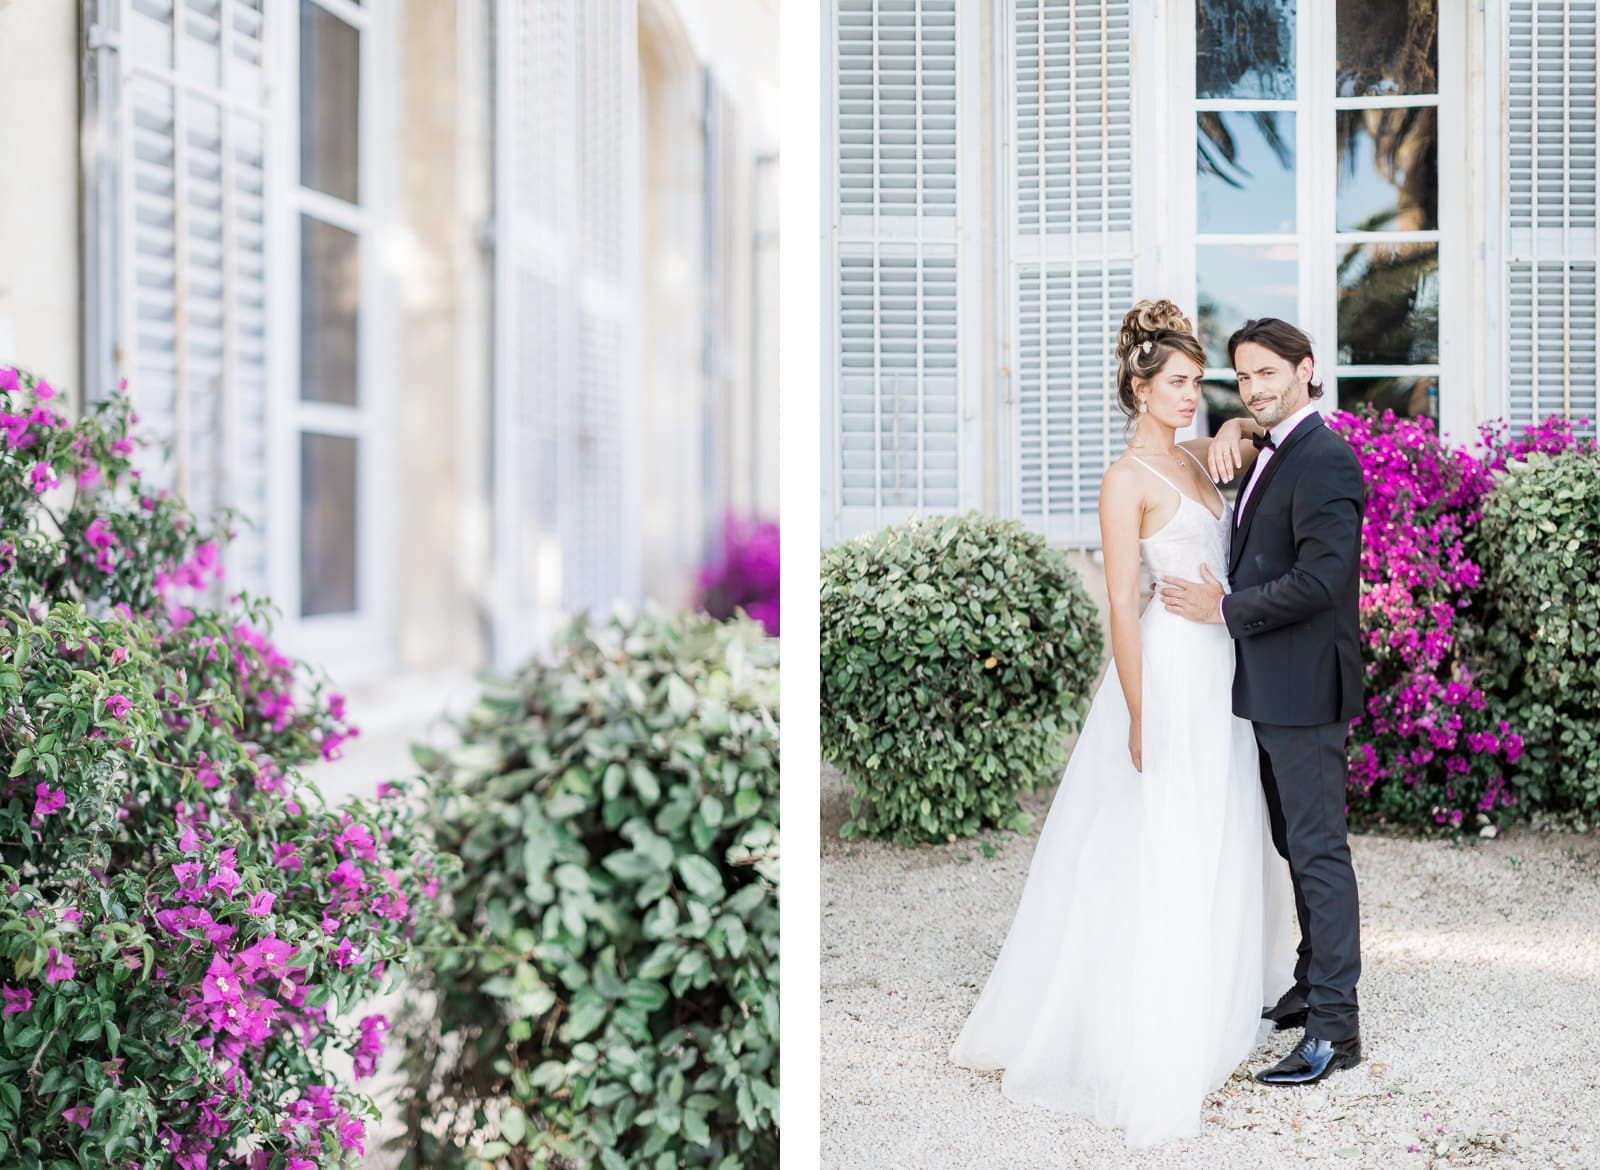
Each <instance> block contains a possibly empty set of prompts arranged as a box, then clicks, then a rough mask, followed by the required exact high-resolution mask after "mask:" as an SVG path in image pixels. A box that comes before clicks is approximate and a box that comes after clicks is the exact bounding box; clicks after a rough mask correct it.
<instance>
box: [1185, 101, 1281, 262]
mask: <svg viewBox="0 0 1600 1170" xmlns="http://www.w3.org/2000/svg"><path fill="white" fill-rule="evenodd" d="M1198 124H1199V131H1198V133H1197V134H1196V141H1197V143H1198V158H1197V159H1196V168H1197V170H1198V172H1199V174H1198V176H1197V178H1196V188H1197V195H1198V197H1199V217H1198V224H1199V229H1200V231H1202V232H1292V231H1294V223H1295V216H1294V205H1295V185H1294V115H1293V114H1290V113H1281V112H1275V111H1270V110H1261V111H1251V112H1249V113H1243V112H1229V113H1221V112H1212V113H1202V114H1200V115H1199V119H1198Z"/></svg>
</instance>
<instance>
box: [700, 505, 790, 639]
mask: <svg viewBox="0 0 1600 1170" xmlns="http://www.w3.org/2000/svg"><path fill="white" fill-rule="evenodd" d="M696 584H697V588H698V600H697V602H696V604H697V605H698V607H699V608H700V609H702V610H704V611H705V612H706V613H708V614H710V615H711V616H712V617H714V618H718V619H719V620H722V621H726V620H727V619H729V618H731V617H733V616H734V614H735V613H737V612H738V611H739V610H741V609H742V610H744V612H745V613H746V614H747V615H748V616H750V617H751V618H754V619H755V620H756V621H758V622H760V623H761V624H762V626H764V627H765V628H766V631H767V633H769V634H771V635H772V636H773V637H777V636H778V526H777V524H776V523H774V522H772V521H764V520H754V519H740V518H739V517H737V516H734V515H733V514H731V513H730V514H729V515H727V516H725V517H724V518H723V524H722V550H721V552H720V554H719V555H718V556H717V557H716V559H715V560H713V561H712V562H711V563H710V564H708V565H707V566H706V567H705V568H704V569H702V570H701V571H700V576H699V579H698V581H697V583H696Z"/></svg>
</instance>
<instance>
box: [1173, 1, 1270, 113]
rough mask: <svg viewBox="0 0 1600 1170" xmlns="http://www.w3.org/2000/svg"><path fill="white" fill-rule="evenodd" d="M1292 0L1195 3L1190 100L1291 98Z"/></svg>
mask: <svg viewBox="0 0 1600 1170" xmlns="http://www.w3.org/2000/svg"><path fill="white" fill-rule="evenodd" d="M1294 18H1295V0H1199V2H1198V3H1197V4H1196V5H1195V17H1194V31H1195V53H1196V56H1195V74H1194V82H1195V86H1194V91H1195V96H1196V97H1200V98H1272V99H1274V100H1287V99H1292V98H1293V97H1294Z"/></svg>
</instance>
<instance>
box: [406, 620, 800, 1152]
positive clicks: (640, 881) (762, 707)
mask: <svg viewBox="0 0 1600 1170" xmlns="http://www.w3.org/2000/svg"><path fill="white" fill-rule="evenodd" d="M554 651H555V655H554V658H553V660H552V661H551V662H549V663H543V662H535V663H532V664H530V665H529V666H528V667H526V668H525V669H524V670H523V671H522V672H521V673H520V674H519V675H518V676H517V677H516V678H515V679H512V680H509V681H506V682H503V683H498V684H494V685H491V686H490V687H489V689H487V690H486V691H485V692H484V693H483V695H482V696H481V698H480V699H479V701H478V703H477V705H476V706H475V707H474V708H473V709H472V710H471V711H470V712H469V713H468V714H467V716H466V717H465V720H464V722H463V723H462V725H461V727H460V731H461V735H462V743H461V745H460V746H459V747H456V748H454V749H453V750H450V751H448V752H445V753H442V754H441V753H436V752H432V751H428V750H422V749H418V750H417V753H416V754H417V758H418V762H419V763H420V764H421V765H422V767H423V768H424V769H425V771H426V772H427V773H428V774H429V776H430V778H431V781H432V787H433V791H434V802H433V804H432V806H431V810H430V813H429V817H430V820H431V825H430V828H431V829H432V832H433V834H434V835H435V838H436V840H437V842H438V844H439V845H440V846H441V847H442V848H444V849H447V850H449V851H450V852H452V853H454V854H456V855H458V856H459V857H460V858H461V861H462V871H461V874H460V876H459V878H458V879H457V880H456V881H455V882H454V883H453V884H451V885H449V886H448V887H447V888H446V889H445V891H444V894H445V895H446V906H445V909H446V912H447V913H448V914H450V915H451V916H453V919H454V922H455V925H456V928H457V929H458V930H459V932H460V934H461V936H462V938H463V940H464V943H465V945H464V946H463V947H462V948H460V949H458V950H455V951H453V952H447V953H446V954H444V955H443V956H442V957H441V959H440V961H439V962H438V963H437V964H436V965H435V966H434V967H433V969H432V970H431V971H429V972H427V973H426V975H425V982H424V984H423V986H422V987H421V989H420V990H422V991H423V992H425V993H431V995H427V996H426V997H425V998H426V999H427V1000H431V1001H432V1002H420V1001H414V1003H415V1004H416V1006H415V1007H414V1009H413V1010H412V1011H411V1012H410V1013H408V1014H407V1016H406V1017H405V1018H403V1019H402V1021H401V1022H400V1024H399V1026H398V1029H397V1034H399V1035H400V1036H401V1037H402V1040H403V1043H404V1046H405V1060H404V1067H405V1072H406V1075H407V1077H408V1079H409V1085H408V1088H407V1090H406V1098H407V1099H406V1102H405V1105H406V1124H407V1131H408V1132H407V1134H406V1136H405V1161H404V1164H405V1165H407V1166H412V1167H428V1168H439V1167H467V1166H471V1167H478V1166H481V1165H483V1164H484V1162H492V1163H495V1164H498V1165H504V1166H518V1167H520V1166H531V1165H539V1166H545V1165H553V1166H563V1167H588V1166H600V1167H605V1168H606V1170H622V1168H623V1167H643V1166H649V1167H660V1168H663V1170H665V1168H666V1167H678V1166H707V1167H716V1168H718V1170H735V1168H737V1167H754V1166H774V1165H776V1164H777V1160H778V1152H777V1151H778V1139H777V1108H778V898H777V886H776V882H777V876H778V723H777V711H778V669H777V647H776V645H775V643H773V642H772V641H771V640H769V639H767V638H766V637H765V636H764V634H763V631H762V627H761V626H760V625H759V624H757V623H755V622H752V621H749V620H747V619H738V620H736V621H733V622H730V623H727V624H723V623H719V622H716V621H714V620H712V619H710V618H708V617H706V616H705V615H692V614H682V615H668V614H665V613H663V612H662V611H661V610H659V609H656V608H653V607H652V608H649V609H646V610H645V612H644V613H642V614H641V615H639V616H638V617H636V618H632V619H623V618H613V619H611V620H610V621H609V622H608V623H607V624H605V625H600V626H595V625H591V624H590V623H589V622H588V621H586V620H583V619H579V620H577V621H575V622H574V623H573V624H572V625H570V626H569V627H568V628H567V629H566V630H565V631H564V632H563V633H562V634H561V635H559V636H558V638H557V639H556V642H555V645H554Z"/></svg>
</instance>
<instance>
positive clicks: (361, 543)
mask: <svg viewBox="0 0 1600 1170" xmlns="http://www.w3.org/2000/svg"><path fill="white" fill-rule="evenodd" d="M311 2H312V3H315V4H316V5H317V6H319V7H321V8H323V9H325V10H326V11H327V12H329V13H330V14H331V15H333V16H336V17H338V18H339V19H340V20H343V21H344V22H346V23H347V24H350V25H352V26H353V27H355V28H356V29H358V30H359V31H360V34H361V40H360V44H361V49H360V72H361V78H360V86H361V88H360V92H359V96H358V99H357V103H358V105H357V108H358V117H359V126H358V130H357V133H358V135H359V144H360V147H359V149H360V172H359V175H358V180H357V181H358V184H359V187H358V191H359V197H360V200H361V204H360V206H359V207H353V206H351V205H350V204H347V203H345V202H344V201H343V200H340V199H337V198H334V197H331V196H328V195H325V194H323V193H321V192H318V191H314V190H311V189H309V188H307V187H303V186H302V185H301V183H300V106H299V101H300V5H299V0H269V3H272V4H273V5H274V7H273V9H272V13H273V15H275V16H276V18H277V19H276V20H274V21H272V23H271V27H272V30H273V31H272V34H271V42H270V51H271V52H272V53H273V55H274V57H275V59H276V65H275V67H274V68H273V71H272V74H271V77H272V80H273V82H274V83H276V84H275V87H274V93H273V99H272V100H273V103H274V115H275V118H274V122H275V126H274V129H275V133H274V137H273V143H272V156H271V162H272V164H273V165H271V166H269V178H268V189H267V192H268V193H267V198H268V207H269V217H270V220H271V225H270V228H269V238H270V240H271V247H270V249H269V253H268V254H269V262H270V267H269V274H268V286H269V297H270V304H271V312H270V317H271V322H270V326H269V330H270V335H271V337H272V353H273V354H274V355H275V356H276V361H275V363H274V365H273V367H272V370H271V374H270V379H271V381H270V385H271V393H270V399H271V402H270V405H269V417H270V419H271V423H270V426H271V431H272V435H271V441H270V443H269V450H270V451H271V455H270V464H271V472H270V474H271V481H272V482H271V489H270V490H271V497H272V501H273V504H272V512H273V518H274V520H275V521H276V522H275V523H273V524H272V526H271V532H272V537H271V542H272V543H271V551H270V557H271V563H270V580H271V591H272V599H273V602H274V603H275V604H276V606H277V607H278V609H279V610H280V612H281V617H280V619H279V625H278V626H277V627H276V630H275V636H276V640H277V641H278V642H279V643H280V644H281V645H283V646H284V648H285V649H286V650H287V651H289V652H291V653H293V654H296V655H300V656H305V657H308V658H310V659H312V660H314V661H316V662H317V663H319V664H320V665H321V666H323V667H325V668H326V669H327V670H328V671H329V672H330V673H332V674H333V675H335V676H336V677H338V678H339V679H340V680H341V682H345V683H359V682H363V681H368V680H370V679H373V678H376V677H380V676H382V675H384V674H386V673H388V672H389V671H390V670H391V669H392V668H393V666H394V664H395V658H396V656H395V650H394V638H393V636H392V631H393V622H394V612H395V596H394V593H395V590H394V584H393V583H394V581H395V579H396V578H397V577H399V576H401V575H402V573H403V570H404V559H403V555H402V549H401V548H400V543H399V540H398V539H397V537H398V533H399V526H398V523H397V520H398V517H397V515H396V510H395V508H394V499H395V491H396V488H397V478H396V475H395V467H394V463H395V458H394V457H395V446H396V445H395V428H396V416H397V414H398V405H399V404H398V402H397V401H396V399H395V396H394V394H393V388H394V387H396V386H398V385H399V376H398V374H399V370H398V362H397V360H396V357H395V351H396V350H397V348H398V340H399V339H398V336H397V330H396V328H395V325H396V316H395V310H394V305H393V302H392V298H391V296H390V294H389V288H390V287H391V285H392V284H393V282H394V280H395V279H396V278H397V277H396V274H395V273H393V272H392V271H391V270H390V269H389V267H388V266H387V265H386V264H385V261H384V254H385V251H386V250H385V249H384V248H382V247H381V246H380V245H381V242H382V239H383V237H384V235H385V233H386V232H388V231H389V229H390V225H391V224H392V222H393V206H394V205H393V184H394V175H393V166H394V152H393V149H392V147H391V144H392V142H393V141H394V134H395V126H394V112H395V99H396V96H397V95H396V93H395V87H394V76H395V63H396V47H395V29H394V9H393V7H392V6H390V5H387V4H374V5H369V6H362V5H357V4H353V3H350V2H349V0H311ZM269 19H270V18H269ZM302 212H310V213H312V214H313V215H315V216H316V217H317V218H319V219H321V220H323V221H325V222H327V223H330V224H333V225H334V226H337V227H341V228H344V229H346V230H348V231H352V232H354V233H356V234H357V235H359V236H360V237H361V243H360V249H361V253H360V281H361V300H360V305H359V308H358V310H357V312H358V321H359V325H358V350H357V357H356V363H357V378H358V384H357V403H358V405H357V406H355V407H345V406H338V405H333V404H328V403H313V402H303V401H301V397H300V306H301V283H300V280H301V273H300V216H301V213H302ZM307 431H314V432H315V433H319V434H329V435H348V436H352V437H355V438H356V439H357V440H358V441H359V444H360V446H359V448H358V450H359V455H358V459H359V462H358V465H357V485H356V491H357V503H356V509H357V510H356V530H357V550H356V589H357V600H356V608H355V609H354V610H353V611H351V612H349V613H340V614H322V615H317V616H314V617H301V616H300V602H301V598H300V568H301V566H300V538H301V523H300V521H301V501H300V478H301V466H300V436H301V434H302V433H305V432H307Z"/></svg>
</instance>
